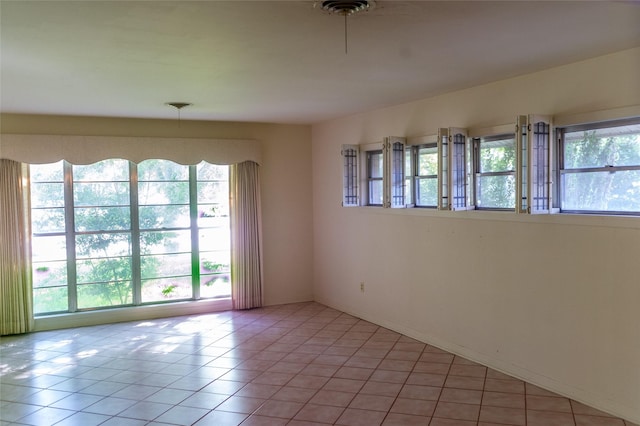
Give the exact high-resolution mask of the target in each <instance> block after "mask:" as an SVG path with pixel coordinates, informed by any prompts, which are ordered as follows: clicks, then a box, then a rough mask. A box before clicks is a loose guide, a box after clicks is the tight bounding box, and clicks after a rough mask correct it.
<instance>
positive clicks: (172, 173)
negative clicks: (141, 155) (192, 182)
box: [138, 160, 189, 182]
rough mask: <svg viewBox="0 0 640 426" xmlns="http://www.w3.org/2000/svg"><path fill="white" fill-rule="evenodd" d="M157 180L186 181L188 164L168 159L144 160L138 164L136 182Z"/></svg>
mask: <svg viewBox="0 0 640 426" xmlns="http://www.w3.org/2000/svg"><path fill="white" fill-rule="evenodd" d="M158 180H168V181H175V180H181V181H188V180H189V166H183V165H182V164H178V163H174V162H173V161H169V160H145V161H143V162H142V163H140V164H138V182H143V181H158Z"/></svg>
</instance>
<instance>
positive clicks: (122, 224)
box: [74, 206, 131, 232]
mask: <svg viewBox="0 0 640 426" xmlns="http://www.w3.org/2000/svg"><path fill="white" fill-rule="evenodd" d="M74 210H75V222H76V231H78V232H88V231H121V230H126V229H131V216H130V213H129V207H128V206H127V207H86V208H76V209H74Z"/></svg>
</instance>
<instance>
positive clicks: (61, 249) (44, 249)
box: [31, 235, 67, 262]
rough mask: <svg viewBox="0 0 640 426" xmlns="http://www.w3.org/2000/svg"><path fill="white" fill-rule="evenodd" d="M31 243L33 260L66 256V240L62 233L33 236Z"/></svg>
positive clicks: (60, 258) (41, 260) (59, 258)
mask: <svg viewBox="0 0 640 426" xmlns="http://www.w3.org/2000/svg"><path fill="white" fill-rule="evenodd" d="M31 245H32V247H31V258H32V259H33V261H34V262H44V261H50V260H65V259H66V258H67V240H66V237H65V236H64V235H55V236H46V237H40V236H38V237H33V239H32V244H31Z"/></svg>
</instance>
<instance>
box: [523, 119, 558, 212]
mask: <svg viewBox="0 0 640 426" xmlns="http://www.w3.org/2000/svg"><path fill="white" fill-rule="evenodd" d="M540 125H542V126H544V128H545V129H546V130H545V131H544V132H537V127H539V126H540ZM552 134H553V120H552V118H551V117H550V116H546V115H519V116H518V117H517V118H516V212H517V213H528V214H541V213H553V212H554V210H553V203H552V202H553V193H554V188H553V170H552V168H553V145H552V144H553V142H552V141H553V138H552ZM540 149H542V152H540ZM534 154H535V155H534ZM540 194H542V196H540ZM532 200H533V201H534V202H533V203H532Z"/></svg>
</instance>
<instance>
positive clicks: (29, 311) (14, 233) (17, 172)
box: [0, 159, 34, 335]
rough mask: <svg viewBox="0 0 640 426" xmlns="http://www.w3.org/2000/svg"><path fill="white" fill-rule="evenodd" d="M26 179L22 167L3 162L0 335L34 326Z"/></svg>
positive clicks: (0, 174) (0, 169) (0, 179)
mask: <svg viewBox="0 0 640 426" xmlns="http://www.w3.org/2000/svg"><path fill="white" fill-rule="evenodd" d="M26 175H27V172H26V168H25V166H24V165H23V164H21V163H18V162H16V161H11V160H6V159H2V160H0V212H2V213H1V214H0V296H1V297H0V335H7V334H20V333H27V332H29V331H31V330H33V325H34V320H33V293H32V288H33V283H32V272H31V247H30V241H31V235H30V234H31V232H30V225H29V222H30V221H29V216H28V215H29V208H28V207H29V204H28V203H29V199H28V188H27V186H26V183H25V182H24V181H23V179H24V178H25V176H26Z"/></svg>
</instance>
